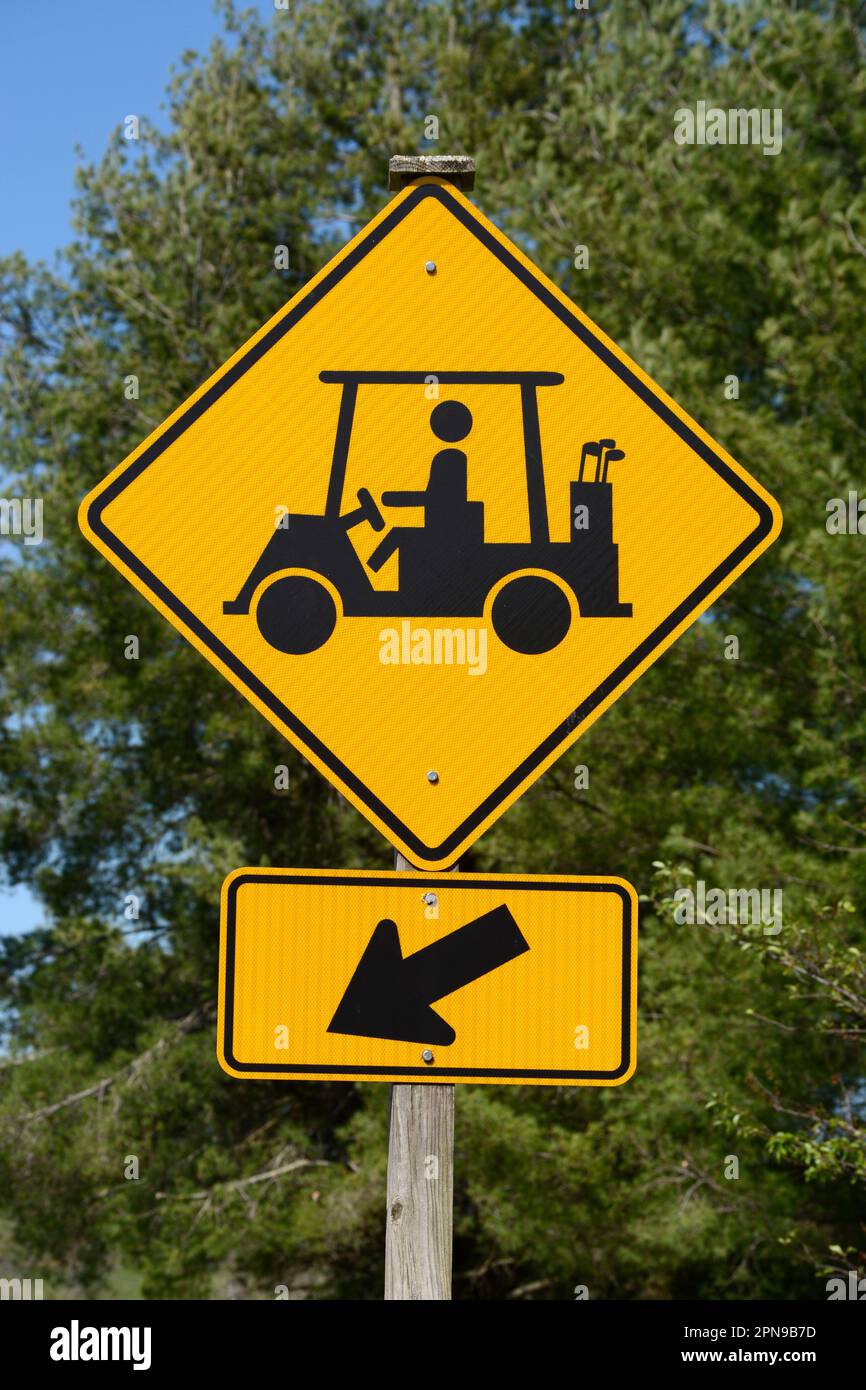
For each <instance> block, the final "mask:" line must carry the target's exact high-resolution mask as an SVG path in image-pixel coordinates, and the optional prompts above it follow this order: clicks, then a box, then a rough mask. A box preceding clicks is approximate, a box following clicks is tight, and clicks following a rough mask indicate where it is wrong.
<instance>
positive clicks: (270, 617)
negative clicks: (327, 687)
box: [256, 574, 337, 656]
mask: <svg viewBox="0 0 866 1390" xmlns="http://www.w3.org/2000/svg"><path fill="white" fill-rule="evenodd" d="M256 622H257V623H258V626H259V632H260V633H261V634H262V636H263V637H264V639H265V641H266V642H267V643H268V644H269V645H270V646H272V647H275V648H276V650H277V651H278V652H285V653H286V655H287V656H303V655H304V654H305V653H306V652H314V651H316V649H317V648H318V647H321V646H324V644H325V642H327V640H328V638H329V637H330V635H331V633H332V632H333V631H334V628H335V627H336V624H337V606H336V604H335V603H334V600H333V599H332V598H331V595H330V594H329V593H328V590H327V589H326V588H325V586H324V584H320V583H319V582H318V580H316V579H309V578H308V577H307V576H306V575H303V574H289V575H286V576H285V578H283V579H275V580H274V582H273V584H269V585H268V587H267V588H266V589H265V591H264V593H263V594H262V596H261V598H260V599H259V602H258V605H257V607H256Z"/></svg>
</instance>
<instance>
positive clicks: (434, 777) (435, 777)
mask: <svg viewBox="0 0 866 1390" xmlns="http://www.w3.org/2000/svg"><path fill="white" fill-rule="evenodd" d="M427 781H428V782H431V783H432V785H433V786H434V787H435V785H436V783H437V782H438V781H439V773H438V772H428V773H427Z"/></svg>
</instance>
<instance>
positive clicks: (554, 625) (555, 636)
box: [490, 574, 571, 656]
mask: <svg viewBox="0 0 866 1390" xmlns="http://www.w3.org/2000/svg"><path fill="white" fill-rule="evenodd" d="M490 620H491V622H492V623H493V631H494V632H495V633H496V636H497V637H498V638H499V640H500V642H503V643H504V644H505V646H506V647H510V648H511V650H512V651H513V652H523V653H524V654H525V655H527V656H538V655H540V654H541V653H542V652H550V651H552V650H553V648H554V647H558V646H559V644H560V642H561V641H562V639H563V637H564V636H565V634H566V633H567V632H568V629H569V627H570V626H571V605H570V604H569V602H568V598H567V596H566V595H565V594H564V593H563V591H562V589H560V587H559V585H558V584H554V583H553V581H552V580H550V579H544V578H543V577H542V576H541V575H538V574H524V575H520V576H519V577H518V578H517V579H512V580H510V581H509V582H508V583H507V584H505V585H503V587H502V588H501V589H500V590H499V593H498V594H497V595H496V598H495V599H494V600H493V607H492V609H491V612H490Z"/></svg>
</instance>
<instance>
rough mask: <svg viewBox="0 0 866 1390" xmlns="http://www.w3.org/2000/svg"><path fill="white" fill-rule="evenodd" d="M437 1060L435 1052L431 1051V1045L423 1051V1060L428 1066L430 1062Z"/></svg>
mask: <svg viewBox="0 0 866 1390" xmlns="http://www.w3.org/2000/svg"><path fill="white" fill-rule="evenodd" d="M435 1060H436V1059H435V1058H434V1056H433V1053H432V1052H431V1051H430V1049H429V1047H425V1048H424V1051H423V1052H422V1053H421V1061H422V1062H426V1063H427V1066H428V1067H429V1066H430V1063H431V1062H434V1061H435Z"/></svg>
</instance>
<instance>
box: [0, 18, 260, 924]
mask: <svg viewBox="0 0 866 1390" xmlns="http://www.w3.org/2000/svg"><path fill="white" fill-rule="evenodd" d="M244 7H245V8H251V9H257V10H259V11H260V12H261V13H262V14H263V15H273V13H274V7H273V0H247V4H246V6H244ZM221 30H222V21H221V19H220V18H219V16H218V15H217V14H216V13H215V11H214V7H213V4H212V0H139V3H131V4H130V3H128V0H4V3H2V4H0V189H2V194H3V196H2V214H0V256H5V255H8V254H9V253H10V252H12V251H23V252H24V253H25V255H26V256H27V257H28V259H30V260H48V261H51V260H52V259H53V257H54V254H55V252H56V251H59V250H61V249H62V248H63V247H64V246H65V245H66V244H67V242H68V241H69V240H70V238H71V234H72V228H71V221H70V201H71V199H72V195H73V191H74V173H75V165H76V162H77V159H76V154H75V146H76V145H80V146H81V148H82V150H83V152H84V156H85V157H86V158H88V159H96V158H98V156H99V155H100V154H101V153H102V152H103V150H104V149H105V147H106V144H107V142H108V139H109V136H110V134H111V132H112V131H113V130H114V128H115V127H116V126H117V125H118V124H119V122H121V121H122V120H123V118H124V116H127V115H129V114H131V113H134V114H136V115H147V116H149V117H150V118H151V119H152V120H154V121H157V122H161V121H162V119H163V117H162V116H161V113H160V105H161V103H162V102H163V100H164V96H163V93H164V90H165V85H166V82H167V79H168V76H169V68H170V67H171V65H172V64H173V63H176V62H177V60H178V58H179V57H180V54H181V53H182V52H183V51H184V49H187V48H194V49H199V50H203V49H206V48H207V47H208V45H209V43H210V41H211V39H212V38H214V37H215V35H217V34H218V33H220V32H221ZM41 920H42V910H41V908H40V906H39V904H38V903H37V902H35V901H34V899H33V898H32V896H31V895H30V893H29V892H28V891H27V889H26V888H15V889H13V890H11V891H8V890H6V889H3V888H2V887H0V935H6V934H9V933H17V932H22V931H27V930H29V928H31V927H33V926H35V925H36V924H37V923H38V922H40V921H41Z"/></svg>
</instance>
